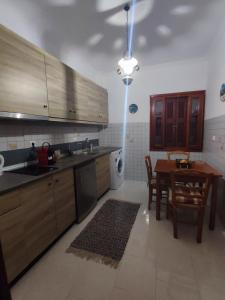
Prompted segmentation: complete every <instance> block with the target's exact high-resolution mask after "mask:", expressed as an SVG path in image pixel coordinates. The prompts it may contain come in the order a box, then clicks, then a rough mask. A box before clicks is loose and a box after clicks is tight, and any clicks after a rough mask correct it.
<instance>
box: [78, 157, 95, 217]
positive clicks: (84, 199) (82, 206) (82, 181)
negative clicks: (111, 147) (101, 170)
mask: <svg viewBox="0 0 225 300" xmlns="http://www.w3.org/2000/svg"><path fill="white" fill-rule="evenodd" d="M74 178H75V186H76V188H75V190H76V211H77V223H80V222H81V221H82V220H83V219H84V218H85V217H86V216H87V215H88V214H89V213H90V212H91V210H92V209H93V208H94V207H95V206H96V204H97V186H96V170H95V161H94V160H92V161H89V162H87V163H84V164H82V165H80V166H78V167H76V168H75V169H74Z"/></svg>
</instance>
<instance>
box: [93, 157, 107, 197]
mask: <svg viewBox="0 0 225 300" xmlns="http://www.w3.org/2000/svg"><path fill="white" fill-rule="evenodd" d="M95 164H96V181H97V198H100V197H101V196H102V195H103V194H104V193H105V192H106V191H108V190H109V187H110V157H109V155H108V154H107V155H104V156H100V157H98V158H97V159H96V160H95Z"/></svg>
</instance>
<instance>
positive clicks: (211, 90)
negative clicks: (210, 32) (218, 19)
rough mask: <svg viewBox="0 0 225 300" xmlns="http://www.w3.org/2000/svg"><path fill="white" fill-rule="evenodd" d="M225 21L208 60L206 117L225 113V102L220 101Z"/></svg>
mask: <svg viewBox="0 0 225 300" xmlns="http://www.w3.org/2000/svg"><path fill="white" fill-rule="evenodd" d="M224 28H225V22H224V24H223V26H221V28H220V29H219V30H218V34H217V36H216V37H215V40H214V41H213V42H212V47H211V49H210V53H209V57H208V61H209V65H208V66H209V68H208V82H207V97H206V112H205V118H206V119H211V118H214V117H217V116H221V115H224V114H225V103H223V102H221V101H220V87H221V84H222V83H225V31H224Z"/></svg>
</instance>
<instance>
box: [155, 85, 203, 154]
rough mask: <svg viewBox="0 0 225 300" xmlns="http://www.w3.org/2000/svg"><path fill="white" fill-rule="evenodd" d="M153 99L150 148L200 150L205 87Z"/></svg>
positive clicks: (157, 96) (156, 96)
mask: <svg viewBox="0 0 225 300" xmlns="http://www.w3.org/2000/svg"><path fill="white" fill-rule="evenodd" d="M150 99H151V104H150V150H166V151H167V150H187V151H201V150H202V141H203V128H204V103H205V91H197V92H184V93H176V94H164V95H155V96H151V97H150Z"/></svg>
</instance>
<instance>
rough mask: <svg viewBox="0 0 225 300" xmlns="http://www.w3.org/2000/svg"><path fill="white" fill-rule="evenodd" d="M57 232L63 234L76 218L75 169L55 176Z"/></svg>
mask: <svg viewBox="0 0 225 300" xmlns="http://www.w3.org/2000/svg"><path fill="white" fill-rule="evenodd" d="M53 181H54V203H55V213H56V226H57V234H61V233H62V232H63V231H64V230H65V229H66V228H68V227H69V226H70V225H71V224H72V223H73V222H74V221H75V219H76V211H75V192H74V176H73V169H69V170H66V171H63V172H60V173H58V174H56V175H54V176H53Z"/></svg>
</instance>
